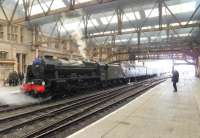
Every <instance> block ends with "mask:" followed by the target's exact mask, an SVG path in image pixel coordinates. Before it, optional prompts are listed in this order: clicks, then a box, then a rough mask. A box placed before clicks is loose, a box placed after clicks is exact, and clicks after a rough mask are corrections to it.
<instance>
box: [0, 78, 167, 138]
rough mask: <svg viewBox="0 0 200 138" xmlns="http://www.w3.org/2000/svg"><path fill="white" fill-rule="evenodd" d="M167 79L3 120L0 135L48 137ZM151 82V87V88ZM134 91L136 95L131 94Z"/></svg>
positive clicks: (150, 81)
mask: <svg viewBox="0 0 200 138" xmlns="http://www.w3.org/2000/svg"><path fill="white" fill-rule="evenodd" d="M162 81H163V79H154V80H146V81H143V82H139V83H135V84H132V85H127V86H121V87H117V88H113V89H110V90H106V91H102V92H99V93H97V94H91V95H89V96H85V97H79V98H76V99H75V98H74V99H71V100H68V101H63V102H61V103H57V104H53V105H48V106H44V107H42V108H39V109H35V110H30V111H25V112H21V113H18V114H14V115H12V114H11V115H10V116H6V117H2V118H0V124H1V125H0V126H4V127H0V135H1V136H2V137H3V136H5V137H23V138H29V137H44V136H46V135H49V134H51V133H53V132H55V131H59V130H60V129H62V128H65V127H67V126H70V125H72V124H74V123H77V122H79V121H81V120H82V119H85V118H88V117H90V116H93V115H94V114H95V113H98V112H100V111H102V110H105V109H107V108H110V107H112V106H114V105H115V104H117V103H120V102H122V101H124V100H126V99H127V98H130V97H132V96H136V95H137V94H138V93H139V92H141V91H144V90H146V89H148V88H149V87H152V86H154V85H156V84H158V83H160V82H162ZM147 82H148V84H147ZM131 90H134V92H132V93H130V91H131Z"/></svg>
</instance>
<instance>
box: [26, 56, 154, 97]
mask: <svg viewBox="0 0 200 138" xmlns="http://www.w3.org/2000/svg"><path fill="white" fill-rule="evenodd" d="M141 70H143V71H141ZM152 76H155V74H148V73H147V69H146V68H144V67H143V68H142V67H140V68H137V67H131V66H129V67H126V66H123V67H122V66H121V65H117V64H99V63H93V62H84V61H74V60H66V59H54V58H52V57H44V58H41V59H40V58H38V59H36V60H34V61H33V63H32V65H29V66H28V67H27V73H26V79H25V83H24V84H23V85H22V90H23V91H24V92H25V93H27V94H29V95H32V96H34V97H38V96H39V97H48V96H56V95H68V94H69V93H72V92H75V91H83V90H86V89H94V88H95V89H98V88H103V87H108V86H115V85H122V84H126V83H128V82H129V81H130V80H131V81H133V80H138V79H144V78H146V77H152Z"/></svg>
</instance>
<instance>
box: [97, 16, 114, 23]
mask: <svg viewBox="0 0 200 138" xmlns="http://www.w3.org/2000/svg"><path fill="white" fill-rule="evenodd" d="M100 20H101V22H102V23H103V24H104V25H106V24H109V23H111V24H114V23H117V16H116V15H114V16H106V17H101V18H100Z"/></svg>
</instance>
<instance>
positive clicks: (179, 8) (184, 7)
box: [145, 1, 196, 18]
mask: <svg viewBox="0 0 200 138" xmlns="http://www.w3.org/2000/svg"><path fill="white" fill-rule="evenodd" d="M195 5H196V1H192V2H186V3H182V4H176V5H172V6H168V8H169V9H170V10H171V11H172V13H173V14H179V13H186V12H193V11H194V10H195ZM150 13H151V14H150ZM149 14H150V15H149ZM162 14H163V15H164V16H165V15H170V13H169V11H168V10H167V9H166V8H165V7H163V8H162ZM145 15H146V17H148V16H149V18H152V17H158V16H159V12H158V8H155V9H153V10H152V9H147V10H145Z"/></svg>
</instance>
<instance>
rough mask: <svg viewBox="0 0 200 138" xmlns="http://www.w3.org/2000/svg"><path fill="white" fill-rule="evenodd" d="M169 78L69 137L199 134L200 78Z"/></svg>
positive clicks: (187, 137)
mask: <svg viewBox="0 0 200 138" xmlns="http://www.w3.org/2000/svg"><path fill="white" fill-rule="evenodd" d="M177 87H178V92H177V93H175V92H173V86H172V83H171V81H170V79H169V80H167V81H165V82H163V83H161V84H160V85H158V86H156V87H154V88H152V89H150V90H149V91H147V92H146V93H145V94H143V95H141V96H140V97H138V98H136V99H135V100H133V101H132V102H130V103H128V104H127V105H125V106H123V107H122V108H120V109H118V110H116V111H115V112H113V113H111V114H109V115H107V116H105V117H104V118H102V119H100V120H98V121H97V122H94V123H93V124H91V125H89V126H87V127H85V128H83V129H81V130H80V131H78V132H76V133H74V134H72V135H70V136H68V138H200V131H199V130H200V80H199V79H197V78H187V79H184V78H183V79H180V82H179V83H178V85H177Z"/></svg>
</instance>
